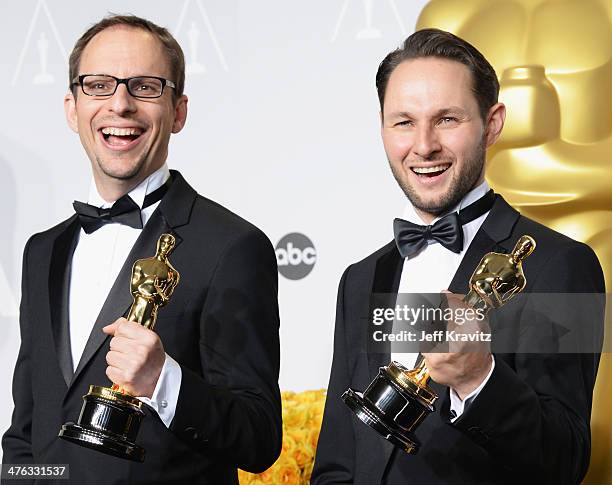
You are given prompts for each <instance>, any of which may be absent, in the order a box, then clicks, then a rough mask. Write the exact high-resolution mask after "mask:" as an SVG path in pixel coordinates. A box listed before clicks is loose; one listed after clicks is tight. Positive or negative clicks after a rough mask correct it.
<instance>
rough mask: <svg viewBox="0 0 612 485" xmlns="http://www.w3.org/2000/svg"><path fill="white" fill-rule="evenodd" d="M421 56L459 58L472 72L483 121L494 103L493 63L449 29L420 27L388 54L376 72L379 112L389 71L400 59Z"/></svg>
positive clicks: (494, 77)
mask: <svg viewBox="0 0 612 485" xmlns="http://www.w3.org/2000/svg"><path fill="white" fill-rule="evenodd" d="M422 57H439V58H441V59H449V60H452V61H456V62H460V63H461V64H463V65H464V66H466V67H467V68H468V69H469V70H470V72H471V73H472V81H473V83H472V91H473V92H474V96H476V101H477V102H478V108H479V111H480V116H481V118H482V119H483V121H486V117H487V113H488V112H489V109H490V108H491V106H493V105H494V104H495V103H497V98H498V95H499V81H498V80H497V75H496V74H495V70H494V69H493V66H491V64H490V63H489V61H487V60H486V59H485V57H484V56H483V55H482V54H481V53H480V51H479V50H478V49H476V47H474V46H473V45H472V44H470V43H469V42H467V41H465V40H463V39H461V38H459V37H457V36H456V35H454V34H451V33H450V32H445V31H444V30H440V29H422V30H418V31H416V32H415V33H414V34H412V35H411V36H410V37H408V38H407V39H406V40H405V41H404V43H403V44H402V46H401V47H399V48H397V49H395V50H394V51H392V52H390V53H389V54H387V56H386V57H385V58H384V59H383V61H382V62H381V63H380V66H379V67H378V72H377V73H376V90H377V91H378V100H379V102H380V110H381V112H382V110H383V105H384V102H385V92H386V90H387V84H388V83H389V77H391V73H392V72H393V71H394V70H395V68H396V67H397V66H399V65H400V64H401V63H402V62H404V61H407V60H410V59H418V58H422Z"/></svg>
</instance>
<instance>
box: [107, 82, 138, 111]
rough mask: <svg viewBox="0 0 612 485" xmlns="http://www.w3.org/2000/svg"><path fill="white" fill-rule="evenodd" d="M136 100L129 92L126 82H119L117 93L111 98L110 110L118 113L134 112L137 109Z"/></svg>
mask: <svg viewBox="0 0 612 485" xmlns="http://www.w3.org/2000/svg"><path fill="white" fill-rule="evenodd" d="M135 101H136V100H135V99H134V97H133V96H132V95H131V94H130V93H129V92H128V90H127V86H126V85H125V84H119V86H117V90H116V91H115V94H113V95H112V96H111V98H110V100H109V110H111V111H113V112H114V113H116V114H118V115H123V114H125V113H132V112H134V111H136V102H135Z"/></svg>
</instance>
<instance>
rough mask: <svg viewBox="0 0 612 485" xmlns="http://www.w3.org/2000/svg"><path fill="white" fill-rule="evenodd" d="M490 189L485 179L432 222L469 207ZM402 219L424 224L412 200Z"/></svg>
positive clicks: (407, 205)
mask: <svg viewBox="0 0 612 485" xmlns="http://www.w3.org/2000/svg"><path fill="white" fill-rule="evenodd" d="M490 189H491V188H490V187H489V184H488V183H487V181H486V180H485V181H483V182H482V183H481V184H480V185H478V186H477V187H474V188H473V189H472V190H470V191H469V192H468V193H467V194H465V196H464V197H463V198H462V199H461V200H460V201H459V203H458V204H457V205H456V206H455V207H453V208H452V209H451V210H449V211H447V212H445V213H444V214H440V215H439V216H438V217H436V218H435V219H434V220H433V221H432V222H431V223H430V224H433V223H434V222H436V221H438V220H440V219H441V218H442V217H444V216H445V215H446V214H450V213H452V212H456V211H460V210H461V209H463V208H464V207H467V206H468V205H470V204H471V203H472V202H476V201H477V200H478V199H480V198H481V197H483V196H484V195H485V194H486V193H487V192H488V191H489V190H490ZM402 219H404V220H406V221H409V222H412V223H414V224H424V222H423V219H421V217H420V216H419V215H418V214H417V212H416V210H415V208H414V206H413V205H412V204H411V203H410V202H408V203H407V204H406V206H405V208H404V213H403V215H402Z"/></svg>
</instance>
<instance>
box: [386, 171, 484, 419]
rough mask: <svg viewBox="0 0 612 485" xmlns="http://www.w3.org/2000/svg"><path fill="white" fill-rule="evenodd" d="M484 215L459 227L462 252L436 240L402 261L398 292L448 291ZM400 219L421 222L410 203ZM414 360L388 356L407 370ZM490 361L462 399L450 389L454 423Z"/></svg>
mask: <svg viewBox="0 0 612 485" xmlns="http://www.w3.org/2000/svg"><path fill="white" fill-rule="evenodd" d="M488 191H489V185H488V184H487V182H486V181H485V182H483V183H482V184H480V185H479V186H478V187H476V188H474V189H472V190H471V191H470V192H468V193H467V194H466V196H465V197H464V198H463V199H462V200H461V202H459V204H458V205H457V206H456V207H454V208H453V209H452V210H451V211H449V212H448V213H451V212H455V211H459V210H461V209H462V208H464V207H467V206H468V205H470V204H471V203H472V202H475V201H476V200H478V199H480V198H481V197H483V196H484V195H485V194H486V193H487V192H488ZM488 214H489V212H488V211H487V212H486V213H485V214H483V215H481V216H480V217H478V218H476V219H474V220H473V221H471V222H468V223H467V224H465V225H463V249H462V251H461V252H460V253H458V254H457V253H453V252H452V251H450V250H449V249H446V248H445V247H444V246H442V245H441V244H440V243H438V242H437V241H434V240H429V241H428V244H427V246H425V247H424V248H423V249H422V250H421V251H420V252H418V253H417V254H415V255H413V256H411V257H409V258H404V265H403V267H402V274H401V277H400V284H399V289H398V292H399V293H440V292H441V291H443V290H448V287H449V286H450V283H451V281H452V279H453V276H454V275H455V273H456V272H457V269H458V268H459V265H460V264H461V261H462V260H463V256H464V255H465V253H466V251H467V249H468V247H469V246H470V244H471V243H472V240H473V239H474V236H475V235H476V233H477V232H478V229H480V226H481V225H482V223H483V222H484V220H485V219H486V217H487V215H488ZM444 215H445V214H444ZM444 215H442V216H440V217H437V218H436V219H434V221H432V222H431V223H430V224H433V223H434V222H436V221H438V220H439V219H440V218H441V217H443V216H444ZM402 219H404V220H406V221H409V222H412V223H415V224H424V223H425V222H424V221H423V220H422V219H421V218H420V216H419V215H418V214H417V212H416V211H415V209H414V207H413V206H412V204H410V203H408V204H407V206H406V208H405V210H404V214H403V215H402ZM392 350H393V347H392ZM417 358H418V354H416V353H398V352H393V351H392V353H391V360H394V361H396V362H399V363H401V364H402V365H404V366H405V367H407V368H408V369H412V368H413V367H414V366H415V363H416V360H417ZM491 361H492V362H491V370H490V371H489V374H488V375H487V377H486V378H485V379H484V380H483V381H482V383H481V384H480V386H479V387H478V388H477V389H475V390H474V391H472V392H471V393H470V394H468V395H467V396H465V398H464V399H463V400H461V398H460V397H459V396H458V395H457V393H456V392H455V391H454V389H450V401H451V411H452V413H451V414H453V413H454V415H455V417H454V418H452V421H455V419H457V418H458V417H459V416H461V414H462V413H463V411H464V410H465V409H466V408H467V406H469V404H470V403H471V402H472V401H473V400H474V399H475V398H476V396H477V395H478V393H479V392H480V391H481V390H482V388H483V387H484V386H485V384H486V383H487V381H488V380H489V378H490V377H491V374H492V373H493V368H494V367H495V359H494V358H492V359H491Z"/></svg>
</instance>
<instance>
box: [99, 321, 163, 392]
mask: <svg viewBox="0 0 612 485" xmlns="http://www.w3.org/2000/svg"><path fill="white" fill-rule="evenodd" d="M102 331H103V332H104V333H106V334H108V335H112V336H113V338H112V339H111V341H110V350H109V352H108V353H107V354H106V363H107V364H108V367H107V368H106V375H107V376H108V378H109V379H110V380H111V381H112V382H113V383H114V384H117V385H118V386H120V387H122V388H123V389H125V390H126V391H127V392H128V393H129V394H131V395H132V396H139V397H148V398H151V397H152V396H153V391H154V390H155V386H156V385H157V380H158V379H159V376H160V374H161V371H162V368H163V366H164V362H165V360H166V353H165V351H164V346H163V345H162V343H161V340H160V338H159V336H158V335H157V334H156V333H155V332H153V331H152V330H149V329H147V328H145V327H143V326H142V325H140V324H138V323H136V322H130V321H128V320H126V319H125V318H119V319H117V320H115V322H113V323H112V324H111V325H107V326H106V327H104V328H103V329H102Z"/></svg>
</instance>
